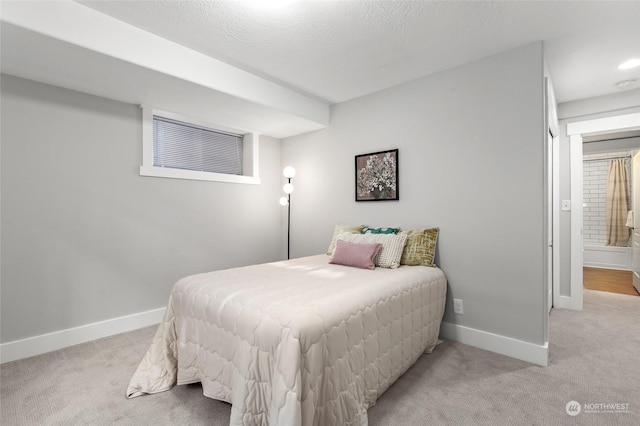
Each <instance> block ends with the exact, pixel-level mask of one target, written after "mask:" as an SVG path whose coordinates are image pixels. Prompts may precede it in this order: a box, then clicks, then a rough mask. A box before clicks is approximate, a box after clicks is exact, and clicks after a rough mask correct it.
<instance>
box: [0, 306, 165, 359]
mask: <svg viewBox="0 0 640 426" xmlns="http://www.w3.org/2000/svg"><path fill="white" fill-rule="evenodd" d="M165 309H166V308H160V309H154V310H152V311H146V312H140V313H138V314H132V315H127V316H124V317H119V318H113V319H110V320H106V321H100V322H95V323H93V324H87V325H83V326H80V327H74V328H69V329H67V330H60V331H56V332H53V333H48V334H42V335H40V336H34V337H29V338H27V339H22V340H15V341H13V342H7V343H2V344H0V364H4V363H5V362H10V361H15V360H18V359H23V358H28V357H31V356H35V355H40V354H43V353H46V352H51V351H55V350H58V349H62V348H66V347H68V346H73V345H79V344H80V343H86V342H90V341H92V340H97V339H102V338H103V337H109V336H113V335H114V334H119V333H125V332H127V331H131V330H136V329H138V328H142V327H147V326H150V325H154V324H158V323H159V322H160V321H161V320H162V317H163V316H164V311H165Z"/></svg>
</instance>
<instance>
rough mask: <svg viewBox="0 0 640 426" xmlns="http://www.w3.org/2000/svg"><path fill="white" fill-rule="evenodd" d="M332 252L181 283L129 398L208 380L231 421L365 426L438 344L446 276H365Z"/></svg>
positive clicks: (401, 272)
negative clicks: (333, 261) (333, 260)
mask: <svg viewBox="0 0 640 426" xmlns="http://www.w3.org/2000/svg"><path fill="white" fill-rule="evenodd" d="M328 260H329V257H328V256H326V255H319V256H311V257H306V258H301V259H294V260H290V261H283V262H275V263H268V264H262V265H254V266H248V267H244V268H235V269H228V270H223V271H215V272H211V273H206V274H199V275H193V276H189V277H186V278H183V279H182V280H180V281H178V282H177V283H176V285H175V287H174V289H173V291H172V293H171V298H170V300H169V305H168V307H167V310H166V313H165V317H164V319H163V321H162V323H161V324H160V327H159V328H158V331H157V333H156V335H155V337H154V339H153V342H152V344H151V347H150V348H149V350H148V352H147V353H146V355H145V356H144V358H143V360H142V362H141V363H140V366H139V367H138V369H137V371H136V372H135V374H134V375H133V377H132V379H131V382H130V383H129V388H128V390H127V396H128V397H130V398H133V397H136V396H139V395H142V394H144V393H156V392H162V391H165V390H167V389H169V388H171V387H172V386H173V385H175V384H176V383H177V384H187V383H194V382H202V387H203V392H204V394H205V395H206V396H208V397H211V398H215V399H219V400H223V401H227V402H230V403H231V404H232V408H231V420H230V424H231V425H240V424H245V425H249V424H251V425H254V424H255V425H259V424H262V425H267V424H270V425H273V426H275V425H279V426H285V425H366V424H367V409H368V408H369V407H371V406H373V405H374V404H375V401H376V400H377V399H378V398H379V397H380V395H382V393H383V392H384V391H385V390H386V389H387V388H388V387H389V386H390V385H391V384H392V383H393V382H394V381H396V380H397V379H398V377H400V376H401V375H402V374H403V373H404V372H405V371H406V370H407V369H408V368H409V367H410V366H411V365H413V363H414V362H415V361H416V360H417V359H418V357H419V356H420V355H421V354H422V353H424V352H425V351H427V352H430V351H431V350H433V348H434V347H435V345H436V344H437V342H438V333H439V329H440V322H441V320H442V315H443V313H444V305H445V293H446V279H445V276H444V274H443V273H442V271H441V270H440V269H437V268H428V267H424V266H402V267H400V268H398V269H383V268H376V269H375V270H373V271H371V270H364V269H357V268H350V267H346V266H340V265H330V264H328Z"/></svg>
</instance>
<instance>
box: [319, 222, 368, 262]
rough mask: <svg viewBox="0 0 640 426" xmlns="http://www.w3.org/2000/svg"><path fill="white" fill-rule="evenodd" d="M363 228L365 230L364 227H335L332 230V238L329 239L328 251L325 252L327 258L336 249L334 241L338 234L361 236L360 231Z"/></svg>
mask: <svg viewBox="0 0 640 426" xmlns="http://www.w3.org/2000/svg"><path fill="white" fill-rule="evenodd" d="M364 228H365V226H364V225H362V226H351V225H336V227H335V229H334V230H333V237H331V242H330V243H329V250H327V254H328V255H329V256H332V255H333V252H334V251H335V249H336V239H337V237H338V234H339V233H341V232H350V233H352V234H362V230H363V229H364Z"/></svg>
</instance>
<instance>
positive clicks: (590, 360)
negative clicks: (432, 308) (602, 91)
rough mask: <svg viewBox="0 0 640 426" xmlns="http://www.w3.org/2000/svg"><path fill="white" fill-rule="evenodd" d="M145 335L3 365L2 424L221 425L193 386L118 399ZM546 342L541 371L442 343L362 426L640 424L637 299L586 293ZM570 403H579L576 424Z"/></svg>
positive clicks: (557, 314)
mask: <svg viewBox="0 0 640 426" xmlns="http://www.w3.org/2000/svg"><path fill="white" fill-rule="evenodd" d="M154 331H155V327H150V328H145V329H141V330H137V331H133V332H130V333H125V334H121V335H117V336H114V337H110V338H106V339H102V340H98V341H95V342H90V343H86V344H83V345H78V346H74V347H71V348H67V349H63V350H60V351H56V352H52V353H49V354H45V355H41V356H38V357H33V358H29V359H25V360H20V361H15V362H11V363H7V364H4V365H2V366H1V367H0V380H1V382H0V386H1V391H0V398H1V399H0V404H1V410H2V417H1V418H0V423H1V424H2V425H114V424H121V425H228V424H229V412H230V406H229V405H228V404H226V403H224V402H220V401H215V400H212V399H209V398H206V397H204V396H203V395H202V393H201V388H200V386H199V385H189V386H177V387H174V388H173V389H172V390H170V391H168V392H163V393H160V394H156V395H148V396H143V397H139V398H135V399H131V400H129V399H126V398H125V390H126V388H127V384H128V382H129V378H130V376H131V374H132V373H133V371H134V370H135V368H136V367H137V364H138V362H139V361H140V359H141V358H142V356H143V355H144V353H145V351H146V349H147V346H148V344H149V342H150V341H151V337H152V335H153V333H154ZM549 333H550V338H551V343H550V365H549V366H548V367H546V368H543V367H538V366H534V365H531V364H528V363H526V362H523V361H518V360H514V359H511V358H508V357H505V356H501V355H496V354H494V353H490V352H486V351H483V350H481V349H477V348H474V347H471V346H466V345H462V344H459V343H456V342H450V341H447V342H444V343H443V344H441V345H440V346H439V347H438V348H437V349H436V350H435V352H434V353H433V354H430V355H423V356H422V357H421V358H420V359H419V360H418V362H417V363H416V364H415V365H414V366H413V367H412V368H411V369H410V370H409V371H408V372H407V373H406V374H405V375H404V376H402V377H401V378H400V379H399V380H398V381H397V382H396V383H395V384H394V385H393V386H391V388H390V389H389V390H388V391H387V392H386V393H385V394H384V395H383V396H382V397H381V398H380V399H379V400H378V402H377V404H376V406H375V407H373V408H371V409H370V410H369V424H370V425H389V426H391V425H393V426H397V425H403V426H404V425H440V424H443V425H445V424H446V425H565V424H566V425H576V424H578V425H603V424H606V425H638V424H640V298H639V297H631V296H625V295H620V294H614V293H605V292H598V291H591V290H585V292H584V311H583V312H574V311H568V310H557V309H554V310H553V311H552V312H551V318H550V326H549ZM570 401H577V402H578V403H580V406H579V407H580V408H581V412H580V413H579V414H577V415H576V416H570V415H569V414H567V411H566V407H567V404H568V403H569V402H570ZM605 404H617V405H615V406H611V405H605ZM574 413H575V412H574Z"/></svg>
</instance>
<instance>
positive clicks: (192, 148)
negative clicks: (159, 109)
mask: <svg viewBox="0 0 640 426" xmlns="http://www.w3.org/2000/svg"><path fill="white" fill-rule="evenodd" d="M242 148H243V136H242V135H237V134H233V133H226V132H222V131H219V130H213V129H208V128H206V127H201V126H197V125H194V124H190V123H185V122H182V121H177V120H172V119H169V118H166V117H160V116H156V115H154V116H153V165H154V166H157V167H169V168H174V169H184V170H194V171H199V172H210V173H226V174H232V175H242Z"/></svg>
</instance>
